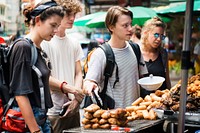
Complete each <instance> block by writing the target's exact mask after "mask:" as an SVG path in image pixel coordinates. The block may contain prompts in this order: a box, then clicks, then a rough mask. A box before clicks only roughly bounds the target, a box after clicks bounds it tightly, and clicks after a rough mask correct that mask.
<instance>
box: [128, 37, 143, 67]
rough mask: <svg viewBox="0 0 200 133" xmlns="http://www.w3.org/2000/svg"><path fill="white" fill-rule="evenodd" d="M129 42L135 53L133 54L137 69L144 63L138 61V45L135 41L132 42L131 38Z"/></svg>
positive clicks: (139, 56) (139, 52)
mask: <svg viewBox="0 0 200 133" xmlns="http://www.w3.org/2000/svg"><path fill="white" fill-rule="evenodd" d="M128 42H129V44H130V45H131V47H132V49H133V51H134V53H135V56H136V58H137V63H138V69H139V66H140V65H142V66H144V65H145V64H144V63H142V62H140V59H141V51H140V46H139V45H138V44H137V43H133V42H132V41H131V40H129V41H128Z"/></svg>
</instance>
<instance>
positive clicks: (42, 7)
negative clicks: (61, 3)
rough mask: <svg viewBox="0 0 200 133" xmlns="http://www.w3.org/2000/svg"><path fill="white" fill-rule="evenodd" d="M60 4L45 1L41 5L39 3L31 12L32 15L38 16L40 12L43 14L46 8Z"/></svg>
mask: <svg viewBox="0 0 200 133" xmlns="http://www.w3.org/2000/svg"><path fill="white" fill-rule="evenodd" d="M57 5H58V4H57V3H56V2H55V1H48V2H45V3H43V4H41V5H39V6H38V7H36V8H35V9H34V10H33V11H32V12H31V13H30V15H31V17H36V16H38V15H39V14H41V13H42V12H43V11H45V10H46V9H48V8H50V7H52V6H57Z"/></svg>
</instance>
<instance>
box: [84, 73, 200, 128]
mask: <svg viewBox="0 0 200 133" xmlns="http://www.w3.org/2000/svg"><path fill="white" fill-rule="evenodd" d="M180 88H181V81H179V82H178V83H177V84H176V85H175V86H174V87H172V88H171V89H170V90H168V89H166V90H162V91H161V90H156V91H155V93H151V94H150V95H147V96H146V97H145V98H144V99H143V98H141V97H139V98H138V99H137V100H135V101H134V102H133V103H132V105H131V106H128V107H126V109H122V108H118V109H113V110H102V109H100V107H99V106H98V105H96V104H92V105H90V106H88V107H87V108H84V111H85V113H84V118H83V120H82V124H83V125H84V128H92V129H96V128H102V129H109V128H111V126H113V125H115V126H126V124H127V122H128V121H133V120H136V119H146V120H155V119H156V118H157V114H156V113H155V111H154V109H155V108H156V109H161V110H173V111H175V112H176V111H178V110H179V103H180ZM199 107H200V74H197V75H194V76H192V77H191V78H189V79H188V86H187V103H186V111H187V112H191V111H197V110H198V109H199Z"/></svg>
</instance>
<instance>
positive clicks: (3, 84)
mask: <svg viewBox="0 0 200 133" xmlns="http://www.w3.org/2000/svg"><path fill="white" fill-rule="evenodd" d="M19 41H26V42H27V44H29V45H30V46H31V55H32V56H31V65H32V66H33V65H34V64H35V63H36V60H37V49H36V47H35V46H34V45H33V42H32V41H31V40H30V39H28V38H19V39H17V40H15V41H14V42H13V43H12V44H11V45H10V46H5V45H0V99H1V100H2V103H3V105H6V104H7V103H8V101H9V100H10V99H11V98H12V97H13V96H12V95H11V94H9V80H10V79H9V76H10V72H9V71H10V70H9V67H10V66H9V63H10V61H9V60H10V55H11V52H12V49H13V46H14V45H15V44H16V43H17V42H19Z"/></svg>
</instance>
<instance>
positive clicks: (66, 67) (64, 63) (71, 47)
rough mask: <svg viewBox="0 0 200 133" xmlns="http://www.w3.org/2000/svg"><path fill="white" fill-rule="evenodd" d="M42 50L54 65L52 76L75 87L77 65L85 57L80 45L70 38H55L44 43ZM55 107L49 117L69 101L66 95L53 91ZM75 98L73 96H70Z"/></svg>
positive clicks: (50, 111) (50, 110)
mask: <svg viewBox="0 0 200 133" xmlns="http://www.w3.org/2000/svg"><path fill="white" fill-rule="evenodd" d="M41 47H42V49H43V50H44V51H45V52H46V53H47V55H48V57H49V58H50V61H51V64H52V71H51V75H52V76H53V77H55V78H57V79H59V80H60V81H66V82H67V83H68V84H70V85H74V84H75V81H74V77H75V64H76V62H77V61H79V60H81V58H83V57H84V55H83V51H82V48H81V46H80V44H79V43H78V42H77V41H76V40H75V39H72V38H69V37H68V36H65V37H58V36H56V35H55V36H54V37H53V38H52V39H51V41H50V42H47V41H43V42H42V45H41ZM51 96H52V100H53V104H54V106H53V107H52V108H51V109H49V111H48V115H56V114H58V113H59V112H60V110H61V108H62V106H63V104H64V103H65V102H67V101H68V99H67V97H66V96H65V94H63V93H61V92H60V91H51ZM69 97H70V98H73V95H72V94H71V95H69Z"/></svg>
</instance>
